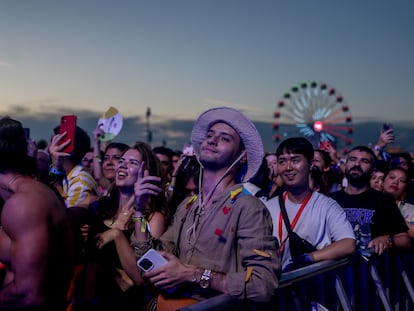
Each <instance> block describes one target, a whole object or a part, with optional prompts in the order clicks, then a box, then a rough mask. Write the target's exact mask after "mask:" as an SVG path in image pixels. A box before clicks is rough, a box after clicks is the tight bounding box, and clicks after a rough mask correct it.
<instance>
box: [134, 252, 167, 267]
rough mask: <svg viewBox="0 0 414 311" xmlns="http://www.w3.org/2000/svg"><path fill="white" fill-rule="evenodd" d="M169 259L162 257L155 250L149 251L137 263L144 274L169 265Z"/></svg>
mask: <svg viewBox="0 0 414 311" xmlns="http://www.w3.org/2000/svg"><path fill="white" fill-rule="evenodd" d="M167 262H168V261H167V259H165V258H164V257H163V256H161V254H160V253H158V252H157V251H156V250H155V249H150V250H148V251H147V252H146V253H145V254H144V255H143V256H142V257H141V258H140V259H138V261H137V266H138V267H139V268H140V269H141V270H142V271H144V272H148V271H151V270H153V269H157V268H159V267H161V266H163V265H165V264H166V263H167Z"/></svg>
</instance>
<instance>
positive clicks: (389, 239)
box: [387, 235, 395, 249]
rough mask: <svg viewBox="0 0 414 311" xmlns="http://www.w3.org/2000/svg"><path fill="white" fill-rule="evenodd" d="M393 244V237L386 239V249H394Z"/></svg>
mask: <svg viewBox="0 0 414 311" xmlns="http://www.w3.org/2000/svg"><path fill="white" fill-rule="evenodd" d="M394 244H395V241H394V236H392V235H390V236H389V237H388V245H387V246H388V249H390V248H393V247H394Z"/></svg>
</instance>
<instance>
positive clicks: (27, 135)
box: [24, 127, 30, 139]
mask: <svg viewBox="0 0 414 311" xmlns="http://www.w3.org/2000/svg"><path fill="white" fill-rule="evenodd" d="M24 136H26V139H29V138H30V128H29V127H25V128H24Z"/></svg>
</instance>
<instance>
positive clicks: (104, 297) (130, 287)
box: [86, 142, 168, 310]
mask: <svg viewBox="0 0 414 311" xmlns="http://www.w3.org/2000/svg"><path fill="white" fill-rule="evenodd" d="M144 171H145V172H146V174H151V175H153V177H151V178H152V179H151V185H152V187H154V189H156V190H157V189H159V192H158V195H155V196H152V197H151V198H150V199H146V203H145V209H144V210H143V211H142V213H140V215H136V214H137V213H136V211H135V209H134V207H135V205H136V200H137V197H136V194H137V189H136V181H137V179H138V177H139V175H142V174H143V172H144ZM156 176H160V164H159V161H158V159H157V157H156V156H155V154H154V153H153V151H152V150H151V148H150V146H149V145H147V144H146V143H142V142H138V143H136V144H135V145H134V146H133V147H131V148H129V149H127V150H126V151H125V152H124V153H123V154H122V156H121V157H120V159H119V162H118V164H117V166H116V169H115V186H114V188H113V190H112V191H111V193H110V195H109V196H108V197H102V198H101V199H100V200H99V201H98V202H97V204H96V205H95V204H94V206H91V207H90V209H91V211H93V214H94V215H95V216H94V221H93V223H92V224H91V230H90V235H89V242H90V243H89V246H88V248H87V252H88V253H87V255H86V256H87V261H88V263H87V269H86V271H87V274H86V275H87V282H86V283H87V284H86V298H87V299H88V300H89V301H94V303H97V304H98V306H99V307H102V308H111V307H114V308H116V309H119V310H128V309H131V310H133V309H134V308H136V306H137V305H144V301H143V300H144V299H145V297H144V290H143V288H142V287H139V286H136V285H137V284H135V282H134V276H130V275H128V274H127V273H126V272H125V270H126V269H125V268H124V260H123V258H122V255H123V253H124V250H123V248H122V246H125V245H126V247H127V251H130V252H131V253H132V256H133V254H134V250H133V249H132V248H131V247H130V244H129V240H130V236H131V234H132V233H133V231H134V229H135V230H136V228H137V227H138V228H139V230H142V231H144V233H143V234H147V231H148V232H149V228H151V229H150V230H151V234H152V235H153V236H154V237H159V236H160V235H161V234H162V233H163V232H164V231H165V229H166V224H167V219H168V210H167V208H166V202H165V197H164V195H163V193H162V192H161V189H160V188H159V184H160V183H161V178H160V177H156ZM117 240H122V241H123V242H124V245H122V244H121V245H118V244H119V243H117ZM128 248H129V249H128ZM134 264H135V270H137V271H138V269H137V267H136V260H134ZM138 300H139V302H138Z"/></svg>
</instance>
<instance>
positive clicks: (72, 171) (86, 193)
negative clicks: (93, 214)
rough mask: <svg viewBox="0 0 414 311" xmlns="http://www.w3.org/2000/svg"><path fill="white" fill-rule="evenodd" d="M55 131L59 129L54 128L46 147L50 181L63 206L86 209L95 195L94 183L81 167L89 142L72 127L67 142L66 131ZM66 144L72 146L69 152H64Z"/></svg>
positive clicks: (96, 194)
mask: <svg viewBox="0 0 414 311" xmlns="http://www.w3.org/2000/svg"><path fill="white" fill-rule="evenodd" d="M59 129H60V127H59V126H58V127H55V129H54V132H55V135H54V136H53V137H52V139H51V141H50V144H49V154H50V157H51V159H52V164H51V166H50V168H49V175H50V178H51V182H52V184H53V185H54V186H55V187H56V188H57V189H58V191H59V193H60V195H61V196H62V198H63V199H64V201H65V204H66V207H72V206H79V205H82V204H83V205H84V206H85V207H86V206H87V205H88V204H89V203H90V202H91V201H94V200H96V199H97V198H98V196H99V191H98V184H97V182H96V181H95V179H94V178H93V177H92V175H91V174H90V173H89V172H88V171H87V170H86V169H85V168H84V167H83V166H82V165H81V162H82V158H83V156H84V155H85V153H86V152H87V151H88V150H89V149H90V147H91V140H90V138H89V136H88V134H87V133H86V132H85V131H84V130H83V129H82V128H80V127H79V126H77V125H76V124H74V125H73V133H74V134H73V137H71V138H70V139H68V140H66V136H67V135H68V132H67V131H64V132H60V131H59ZM70 144H72V145H73V150H72V151H70V152H65V148H66V147H67V146H69V145H70Z"/></svg>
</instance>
